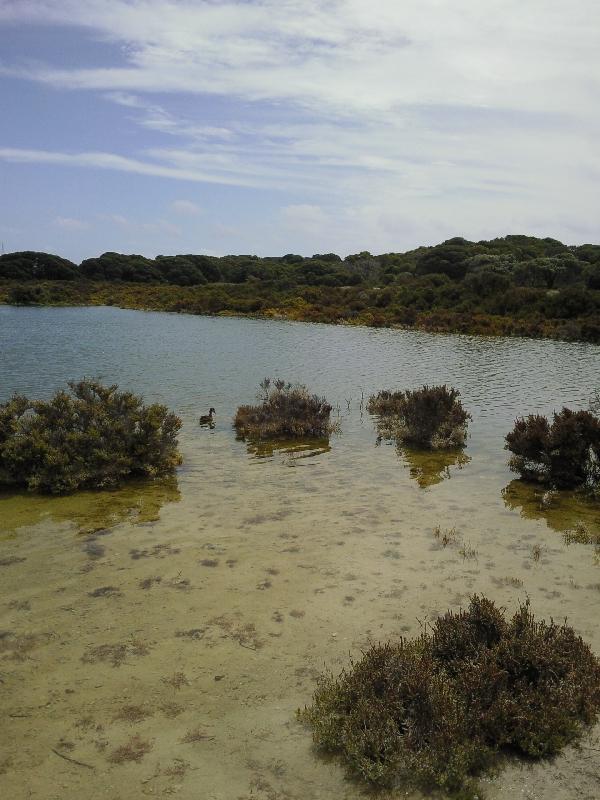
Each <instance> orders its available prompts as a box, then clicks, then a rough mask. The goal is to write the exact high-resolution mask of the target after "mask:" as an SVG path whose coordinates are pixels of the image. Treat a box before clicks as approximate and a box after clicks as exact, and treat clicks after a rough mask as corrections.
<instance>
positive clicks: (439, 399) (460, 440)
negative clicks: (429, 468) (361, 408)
mask: <svg viewBox="0 0 600 800" xmlns="http://www.w3.org/2000/svg"><path fill="white" fill-rule="evenodd" d="M459 397H460V392H459V391H458V390H457V389H453V388H452V387H449V386H422V387H421V388H420V389H414V390H412V391H411V390H410V389H407V390H406V391H404V392H391V391H387V390H382V391H381V392H379V393H378V394H376V395H373V396H372V397H370V398H369V402H368V404H367V411H368V412H369V413H370V414H376V415H377V417H378V419H377V429H378V432H379V435H380V436H381V437H382V438H384V439H395V440H396V442H400V443H405V444H410V445H412V446H415V447H419V448H423V449H425V450H451V449H457V448H460V447H462V446H463V445H464V443H465V439H466V436H467V425H468V421H469V419H470V418H471V417H470V414H468V413H467V411H465V409H464V408H463V405H462V403H461V402H460V399H459Z"/></svg>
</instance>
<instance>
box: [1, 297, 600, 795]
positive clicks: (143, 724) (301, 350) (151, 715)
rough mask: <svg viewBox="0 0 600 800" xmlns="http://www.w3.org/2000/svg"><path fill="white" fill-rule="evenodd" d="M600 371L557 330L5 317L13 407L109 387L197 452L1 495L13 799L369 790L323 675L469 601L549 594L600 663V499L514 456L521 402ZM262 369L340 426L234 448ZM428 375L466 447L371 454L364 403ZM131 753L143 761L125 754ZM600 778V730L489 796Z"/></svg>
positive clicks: (594, 381)
mask: <svg viewBox="0 0 600 800" xmlns="http://www.w3.org/2000/svg"><path fill="white" fill-rule="evenodd" d="M599 364H600V347H598V346H594V345H586V344H573V343H565V342H555V341H533V340H527V339H493V338H489V339H487V338H481V337H471V336H455V335H433V334H425V333H419V332H412V331H410V332H409V331H397V330H389V329H385V330H375V329H368V328H358V327H347V326H337V327H335V326H328V325H310V324H303V323H290V322H278V321H260V320H245V319H237V318H209V317H199V316H198V317H196V316H186V315H176V314H162V313H150V312H136V311H124V310H120V309H115V308H13V307H0V402H3V401H5V400H6V399H8V398H9V397H10V395H11V394H12V393H13V392H19V393H23V394H26V395H28V396H31V397H36V398H46V397H48V396H49V395H50V394H51V393H53V392H54V391H55V390H56V389H58V388H61V387H64V385H65V383H66V382H67V381H68V380H77V379H79V378H81V377H83V376H88V377H97V376H100V377H102V379H103V380H104V381H105V382H108V383H112V382H115V383H118V384H119V385H120V386H122V387H124V388H125V387H126V388H129V389H132V390H134V391H136V392H139V393H141V394H143V395H144V398H145V399H146V400H147V401H152V402H155V401H158V402H162V403H165V404H166V405H168V406H169V407H170V408H171V409H173V410H174V411H176V412H177V413H178V414H179V415H180V416H181V418H182V420H183V428H182V431H181V435H180V445H181V451H182V453H183V456H184V464H183V466H182V467H181V469H180V470H179V471H178V473H177V476H176V478H174V479H173V480H170V481H165V482H161V483H158V484H150V485H130V486H128V487H126V488H124V489H122V490H119V491H114V492H103V493H94V492H83V493H80V494H77V495H73V496H70V497H64V498H46V497H38V496H28V495H24V494H16V495H15V494H4V495H0V616H1V619H0V679H1V682H0V693H1V694H2V695H3V700H2V708H3V709H4V710H5V712H6V714H7V715H8V716H7V718H6V720H5V721H4V723H3V725H2V731H1V732H0V740H1V741H2V745H3V746H2V750H1V751H0V790H1V791H2V793H3V796H5V797H11V798H21V797H23V798H25V797H27V798H40V800H42V798H43V800H49V799H50V798H56V799H57V800H59V799H60V800H70V799H71V798H73V800H74V799H75V798H82V797H85V798H89V800H95V798H111V800H117V798H119V799H121V800H129V798H132V799H133V798H139V797H142V796H146V795H148V796H163V795H168V794H175V793H177V794H178V795H179V796H180V797H182V798H194V800H197V798H206V800H250V798H253V799H254V800H261V798H265V800H276V799H278V798H281V800H334V799H335V800H356V799H357V798H361V797H365V796H366V794H365V792H364V790H363V789H362V788H361V787H360V786H359V785H357V784H354V783H353V782H351V781H348V780H347V779H346V778H345V776H344V771H343V768H342V767H341V766H340V764H339V763H338V762H336V761H335V760H328V759H327V760H326V759H323V758H322V757H320V756H318V755H317V754H316V753H315V752H314V751H313V750H312V747H311V737H310V732H309V731H307V730H306V729H305V728H304V727H303V726H302V725H301V724H299V723H298V722H297V721H296V719H295V710H296V709H297V708H298V707H300V706H303V705H304V704H305V703H309V702H310V699H311V696H312V692H313V689H314V685H315V679H316V677H317V676H318V674H319V673H321V672H322V671H323V669H324V668H331V669H333V670H336V671H339V670H340V669H341V667H342V666H344V665H345V664H347V663H348V661H349V658H350V657H352V656H354V657H356V656H359V655H360V651H361V649H364V648H365V647H367V646H368V645H369V643H370V642H374V641H381V640H384V639H386V638H397V637H399V636H407V635H408V636H413V635H416V634H418V633H419V631H420V630H421V626H423V625H425V624H427V623H428V622H430V621H432V620H434V619H435V618H436V617H437V616H438V615H439V614H441V613H443V612H445V611H446V610H447V609H448V608H452V609H458V608H459V607H461V606H464V605H465V604H466V603H467V602H468V598H469V596H470V595H471V594H472V593H485V594H487V595H488V596H489V597H491V598H492V599H493V600H495V601H497V602H498V603H499V604H500V605H503V606H505V607H506V608H507V609H508V610H510V611H513V610H514V609H516V607H517V605H518V603H519V602H520V601H523V600H525V599H526V598H528V597H529V598H530V599H531V604H532V609H533V611H534V613H535V614H536V615H539V616H540V617H545V618H547V619H548V618H550V617H553V618H555V619H556V620H562V619H563V618H564V617H565V616H566V617H568V620H569V623H570V624H571V625H573V626H574V627H575V629H576V630H577V632H578V633H580V634H581V635H582V636H584V638H586V639H587V640H588V641H589V642H590V643H591V645H592V647H593V649H594V650H595V651H596V652H600V630H599V626H598V624H597V619H598V608H599V605H600V563H599V558H598V555H597V554H596V553H595V551H594V547H593V546H590V545H581V544H571V545H568V544H567V543H566V542H565V540H564V538H563V535H562V534H563V533H564V531H565V530H567V529H569V528H572V527H573V526H574V525H575V524H576V523H577V522H579V521H583V522H584V523H585V524H586V525H588V526H589V527H590V528H593V529H594V530H598V529H600V508H599V507H598V506H593V505H588V504H586V503H585V502H583V501H581V500H580V499H577V498H576V497H573V496H572V495H569V494H564V495H561V496H559V497H558V498H557V499H555V500H554V501H553V502H552V504H550V505H549V506H548V507H547V506H546V503H545V502H544V499H543V498H542V494H541V492H539V491H535V490H534V489H532V488H531V487H528V486H525V485H523V484H522V483H520V482H519V481H515V480H514V478H515V476H514V475H513V474H511V473H510V472H509V470H508V468H507V466H506V462H507V452H506V451H505V450H504V449H503V446H504V436H505V434H506V433H507V432H508V431H509V430H510V429H511V427H512V424H513V423H514V419H515V417H516V416H517V415H523V414H529V413H544V414H549V413H551V412H552V411H553V410H554V409H557V410H558V409H559V408H560V407H562V405H568V406H570V407H572V408H586V407H587V405H588V402H589V399H590V396H591V395H592V393H593V391H594V390H595V389H597V388H598V387H599V386H600V378H599V377H598V366H599ZM265 376H271V377H281V378H284V379H286V380H290V381H294V382H295V381H299V382H301V383H305V384H306V385H307V386H308V387H309V388H311V389H312V390H314V391H315V392H317V393H319V394H323V395H325V396H326V397H327V398H328V400H329V401H330V402H331V404H332V405H333V406H334V415H335V417H336V418H337V417H338V416H339V421H340V427H341V433H340V435H337V436H332V437H331V439H330V440H329V442H328V443H322V444H321V446H320V447H316V448H310V447H308V448H301V447H297V448H292V449H287V448H285V447H281V448H274V449H263V450H261V451H259V452H257V451H256V449H255V448H252V447H249V446H247V445H246V443H244V442H242V441H238V440H236V437H235V433H234V431H233V429H232V425H231V421H232V418H233V415H234V413H235V409H236V408H237V406H238V405H240V404H242V403H248V402H252V401H253V400H254V398H255V396H256V392H257V388H258V384H259V382H260V381H261V380H262V379H263V378H264V377H265ZM423 383H429V384H439V383H449V384H452V385H453V386H455V387H456V388H458V389H460V391H461V395H462V400H463V403H464V405H465V407H466V408H467V409H468V410H469V412H470V413H471V415H472V417H473V419H472V422H471V424H470V427H469V432H470V436H469V439H468V445H467V448H466V450H465V453H464V457H462V458H459V457H457V456H452V455H451V456H449V457H448V456H430V457H424V456H423V455H422V454H419V453H414V452H410V451H406V450H405V451H398V450H397V449H396V447H394V446H390V445H388V444H385V443H382V444H380V445H378V444H377V436H376V431H375V428H374V424H373V420H372V418H371V417H370V416H369V415H368V414H367V413H366V412H365V410H364V405H365V403H366V399H367V398H368V396H369V395H370V394H372V393H373V392H376V391H378V390H379V389H382V388H406V387H414V386H418V385H421V384H423ZM211 406H214V407H215V408H216V412H217V413H216V425H215V427H214V429H208V428H201V427H200V426H199V425H198V424H197V421H198V417H199V415H200V414H205V413H207V411H208V409H209V407H211ZM438 526H439V527H440V528H441V529H451V528H455V529H456V536H455V539H456V541H455V542H453V543H450V544H449V545H448V546H446V547H444V546H443V544H442V542H441V540H440V538H439V537H436V535H435V530H436V528H437V527H438ZM132 737H138V738H137V739H135V738H134V739H133V740H132ZM132 741H133V744H132ZM127 743H129V745H130V747H133V748H134V749H135V748H138V751H139V752H137V751H136V755H137V756H138V757H139V758H138V760H133V761H128V762H126V763H118V761H119V757H118V755H117V756H116V755H115V753H118V752H119V748H120V747H121V746H123V745H125V744H127ZM57 753H60V754H62V755H63V756H68V757H69V758H70V759H72V760H71V761H69V760H67V759H65V758H63V757H61V756H60V755H57ZM75 762H79V763H75ZM598 781H600V744H599V729H598V728H596V729H595V730H594V732H593V733H592V735H591V736H590V737H586V738H585V739H584V740H583V743H582V746H581V749H580V751H577V750H575V749H574V748H569V749H567V750H566V751H565V753H564V754H563V755H562V756H561V757H560V758H557V759H556V760H555V761H553V762H551V763H543V764H536V765H525V764H523V765H512V766H510V767H509V768H508V769H506V770H504V771H503V772H502V773H501V774H500V775H499V776H498V777H497V778H495V779H493V780H492V779H490V780H486V781H484V785H485V788H486V792H487V794H488V796H489V798H495V799H496V800H509V798H510V799H511V800H512V798H514V797H515V796H517V795H518V796H521V797H526V798H530V800H538V798H539V800H542V799H543V800H550V799H551V798H552V800H567V798H569V799H571V798H574V797H577V798H590V800H591V799H592V798H596V797H597V786H598V785H599V784H598ZM400 796H405V795H403V794H401V795H400ZM417 796H418V795H415V797H417Z"/></svg>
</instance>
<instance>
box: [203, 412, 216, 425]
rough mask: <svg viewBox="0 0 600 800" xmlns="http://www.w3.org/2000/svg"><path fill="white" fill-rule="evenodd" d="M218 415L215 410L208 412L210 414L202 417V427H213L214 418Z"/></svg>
mask: <svg viewBox="0 0 600 800" xmlns="http://www.w3.org/2000/svg"><path fill="white" fill-rule="evenodd" d="M216 413H217V412H216V411H215V410H214V408H211V409H210V411H209V412H208V414H203V415H202V416H201V417H200V425H212V423H213V416H214V415H215V414H216Z"/></svg>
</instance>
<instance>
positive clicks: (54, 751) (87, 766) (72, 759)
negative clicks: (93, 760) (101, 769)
mask: <svg viewBox="0 0 600 800" xmlns="http://www.w3.org/2000/svg"><path fill="white" fill-rule="evenodd" d="M50 750H52V752H53V753H54V755H55V756H58V757H59V758H64V760H65V761H70V762H71V764H77V766H78V767H86V768H87V769H96V767H94V766H93V765H92V764H86V763H85V762H83V761H77V759H76V758H71V756H66V755H65V754H64V753H59V752H58V750H55V749H54V748H53V747H51V748H50Z"/></svg>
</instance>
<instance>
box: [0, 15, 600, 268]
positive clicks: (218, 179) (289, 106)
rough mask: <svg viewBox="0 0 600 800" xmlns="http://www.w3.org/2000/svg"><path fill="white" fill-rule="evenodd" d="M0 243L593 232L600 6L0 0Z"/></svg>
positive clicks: (80, 245) (77, 248) (599, 127)
mask: <svg viewBox="0 0 600 800" xmlns="http://www.w3.org/2000/svg"><path fill="white" fill-rule="evenodd" d="M0 42H1V43H2V45H1V47H0V100H1V106H0V241H2V242H3V243H4V249H5V250H6V251H11V250H24V249H36V250H46V251H50V252H56V253H59V254H61V255H64V256H66V257H69V258H72V259H74V260H76V261H79V260H81V259H83V258H85V257H89V256H92V255H97V254H99V253H101V252H104V251H105V250H117V251H120V252H138V253H143V254H145V255H150V256H152V255H156V254H158V253H163V254H167V253H184V252H206V253H214V254H225V253H256V254H258V255H269V254H272V255H281V254H283V253H287V252H298V253H302V254H305V255H306V254H308V255H310V254H312V253H314V252H330V251H334V252H338V253H340V254H341V255H345V254H347V253H351V252H357V251H361V250H370V251H371V252H374V253H380V252H388V251H392V250H396V251H399V250H406V249H409V248H411V247H415V246H418V245H419V244H432V243H435V242H439V241H442V240H443V239H446V238H449V237H451V236H457V235H462V236H466V237H467V238H471V239H480V238H489V237H494V236H503V235H505V234H507V233H528V234H533V235H538V236H553V237H555V238H558V239H561V240H563V241H565V242H568V243H571V244H578V243H583V242H590V241H591V242H599V241H600V216H599V215H598V208H600V189H599V187H600V180H599V179H600V147H599V146H598V142H599V141H600V103H599V102H598V101H599V98H600V92H599V89H600V56H599V55H598V53H599V52H600V9H599V8H598V4H597V2H596V0H571V2H570V3H569V4H568V5H567V4H565V3H564V0H560V2H556V0H528V2H527V3H523V2H522V0H486V2H483V3H482V2H481V0H479V2H478V1H477V0H453V2H450V0H403V1H402V2H399V1H398V0H368V1H367V0H245V2H242V1H240V0H238V2H225V1H222V0H204V1H203V0H85V2H81V0H0Z"/></svg>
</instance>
